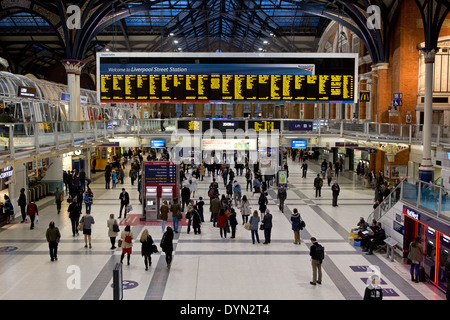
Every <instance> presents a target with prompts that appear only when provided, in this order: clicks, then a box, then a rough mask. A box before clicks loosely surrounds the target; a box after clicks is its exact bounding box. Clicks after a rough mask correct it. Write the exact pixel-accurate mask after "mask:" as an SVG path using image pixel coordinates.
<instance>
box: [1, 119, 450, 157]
mask: <svg viewBox="0 0 450 320" xmlns="http://www.w3.org/2000/svg"><path fill="white" fill-rule="evenodd" d="M236 128H239V129H242V130H241V131H240V133H239V134H240V135H242V134H243V133H244V134H245V135H246V136H248V135H252V134H258V133H260V132H263V131H264V129H267V128H268V129H269V130H268V131H264V132H272V133H273V132H275V131H276V130H278V132H279V134H280V137H285V138H291V139H295V138H318V137H319V138H328V137H330V138H333V137H338V138H346V139H349V140H356V141H366V142H367V141H370V142H374V143H398V144H416V145H421V144H422V143H423V141H422V129H423V126H422V125H418V124H389V123H376V122H361V121H349V120H322V119H321V120H307V119H272V118H270V119H263V118H255V119H250V118H237V119H207V118H203V119H198V118H170V119H169V118H168V119H154V118H150V119H127V120H124V119H121V120H91V121H66V122H27V123H22V122H14V123H0V159H3V160H18V159H22V158H27V157H29V156H30V153H35V154H39V155H41V154H45V153H49V152H55V151H67V150H70V149H72V150H76V149H81V148H85V147H92V146H96V145H99V144H102V143H105V142H108V141H109V139H113V138H118V137H130V136H134V137H144V138H145V137H171V136H172V135H174V134H175V135H176V134H179V133H180V132H182V133H183V134H186V133H187V132H191V133H193V132H199V133H200V134H201V133H204V132H206V131H207V130H208V129H218V130H221V131H222V132H223V134H225V132H226V131H227V130H233V129H236ZM181 129H185V130H183V131H181ZM252 130H253V131H252ZM252 132H253V133H252ZM432 144H433V145H435V146H436V145H441V146H446V145H450V127H449V126H443V125H440V126H433V134H432Z"/></svg>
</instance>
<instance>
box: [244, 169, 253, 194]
mask: <svg viewBox="0 0 450 320" xmlns="http://www.w3.org/2000/svg"><path fill="white" fill-rule="evenodd" d="M245 180H246V181H247V186H246V190H247V191H248V186H250V190H253V184H252V180H253V173H252V170H250V169H247V172H246V173H245Z"/></svg>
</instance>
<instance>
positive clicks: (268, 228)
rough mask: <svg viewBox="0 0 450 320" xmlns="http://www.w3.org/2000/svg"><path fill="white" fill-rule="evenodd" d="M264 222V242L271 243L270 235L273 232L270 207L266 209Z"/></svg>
mask: <svg viewBox="0 0 450 320" xmlns="http://www.w3.org/2000/svg"><path fill="white" fill-rule="evenodd" d="M262 224H263V225H264V242H263V244H269V243H270V235H271V233H272V214H271V213H270V210H269V209H266V213H265V215H264V218H263V220H262Z"/></svg>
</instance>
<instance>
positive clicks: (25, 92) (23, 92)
mask: <svg viewBox="0 0 450 320" xmlns="http://www.w3.org/2000/svg"><path fill="white" fill-rule="evenodd" d="M17 96H18V97H23V98H35V97H36V88H33V87H22V86H19V91H18V92H17Z"/></svg>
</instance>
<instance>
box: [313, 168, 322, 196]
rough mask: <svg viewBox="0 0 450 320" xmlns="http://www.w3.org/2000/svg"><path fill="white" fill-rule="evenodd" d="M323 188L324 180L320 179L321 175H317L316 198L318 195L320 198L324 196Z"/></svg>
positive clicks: (315, 180)
mask: <svg viewBox="0 0 450 320" xmlns="http://www.w3.org/2000/svg"><path fill="white" fill-rule="evenodd" d="M322 186H323V179H322V178H321V177H320V174H319V173H318V174H317V177H316V178H315V179H314V188H315V189H316V198H317V195H319V197H321V196H322Z"/></svg>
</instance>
